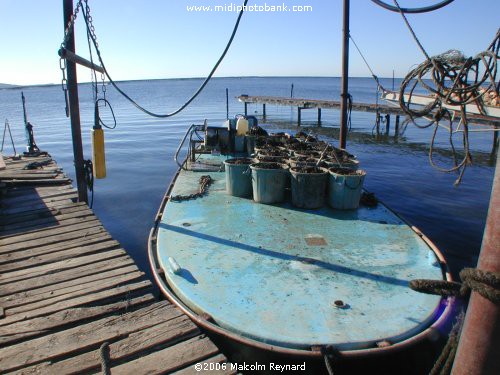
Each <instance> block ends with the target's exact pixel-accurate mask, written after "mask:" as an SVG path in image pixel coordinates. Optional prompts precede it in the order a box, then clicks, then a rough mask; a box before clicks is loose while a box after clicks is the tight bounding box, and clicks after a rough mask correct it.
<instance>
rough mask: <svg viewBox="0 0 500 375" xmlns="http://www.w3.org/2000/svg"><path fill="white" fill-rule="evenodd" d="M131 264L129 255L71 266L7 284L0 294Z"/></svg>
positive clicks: (51, 283)
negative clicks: (67, 268) (52, 272)
mask: <svg viewBox="0 0 500 375" xmlns="http://www.w3.org/2000/svg"><path fill="white" fill-rule="evenodd" d="M130 265H134V262H133V260H132V259H131V258H129V257H120V258H112V259H110V260H108V261H105V262H99V263H92V264H88V265H84V266H80V267H76V268H71V269H69V270H65V271H60V272H57V273H54V274H48V275H44V276H38V277H35V278H33V279H26V280H21V281H17V282H15V283H12V284H5V285H2V287H1V288H0V295H2V296H5V295H9V294H14V293H19V292H23V291H27V290H32V289H35V288H42V287H46V286H48V285H53V284H57V283H61V282H65V281H70V280H77V279H79V278H82V277H85V276H89V275H94V274H97V273H100V272H105V271H109V270H114V269H119V268H122V267H127V266H130Z"/></svg>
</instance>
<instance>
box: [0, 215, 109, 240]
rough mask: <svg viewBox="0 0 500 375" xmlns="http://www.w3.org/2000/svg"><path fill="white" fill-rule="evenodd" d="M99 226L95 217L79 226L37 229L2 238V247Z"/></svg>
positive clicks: (0, 237)
mask: <svg viewBox="0 0 500 375" xmlns="http://www.w3.org/2000/svg"><path fill="white" fill-rule="evenodd" d="M98 225H101V223H100V221H99V220H97V218H96V217H95V216H94V217H93V218H92V219H91V220H85V221H84V222H80V223H78V224H73V225H68V226H57V227H50V228H42V229H36V230H33V231H29V232H27V233H24V234H19V235H7V236H0V246H8V245H10V244H14V243H18V242H21V241H22V242H25V241H26V242H27V241H31V240H37V239H42V238H44V237H52V236H56V235H58V234H64V233H68V232H75V231H77V230H80V229H86V228H89V227H94V226H98Z"/></svg>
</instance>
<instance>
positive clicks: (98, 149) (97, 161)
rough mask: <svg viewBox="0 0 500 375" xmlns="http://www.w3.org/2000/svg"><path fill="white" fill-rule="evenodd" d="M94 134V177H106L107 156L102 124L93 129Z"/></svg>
mask: <svg viewBox="0 0 500 375" xmlns="http://www.w3.org/2000/svg"><path fill="white" fill-rule="evenodd" d="M91 134H92V165H93V168H94V178H104V177H106V157H105V154H104V130H103V129H102V127H101V126H99V127H95V126H94V128H93V129H92V130H91Z"/></svg>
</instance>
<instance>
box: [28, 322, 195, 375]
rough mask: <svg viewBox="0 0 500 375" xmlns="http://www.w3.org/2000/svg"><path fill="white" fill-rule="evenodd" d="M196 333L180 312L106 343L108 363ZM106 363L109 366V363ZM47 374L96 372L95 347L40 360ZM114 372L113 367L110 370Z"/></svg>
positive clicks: (98, 366)
mask: <svg viewBox="0 0 500 375" xmlns="http://www.w3.org/2000/svg"><path fill="white" fill-rule="evenodd" d="M199 334H200V330H199V329H198V327H196V326H195V325H194V324H193V323H192V322H191V321H190V320H189V318H188V317H187V316H185V315H181V316H177V317H173V318H171V319H166V321H164V322H162V323H160V324H157V325H154V326H152V327H147V328H145V329H143V330H141V331H137V332H134V333H131V334H130V335H129V336H127V337H125V338H124V339H122V340H120V341H118V342H114V343H111V344H109V359H110V361H109V362H110V365H111V366H112V365H113V363H116V362H120V361H123V360H127V359H128V358H130V357H132V358H134V357H137V356H138V355H140V354H141V353H143V352H148V351H151V350H154V349H155V348H156V347H158V346H160V345H161V347H166V346H172V345H175V344H177V343H178V342H179V341H180V340H187V339H190V338H193V337H195V336H197V335H199ZM111 366H110V367H111ZM42 368H43V371H41V372H46V373H51V374H62V373H65V374H81V373H90V372H94V371H95V372H98V371H100V370H101V358H100V354H99V349H95V350H92V351H90V352H87V353H84V354H81V355H78V356H76V357H73V358H69V359H67V360H62V361H59V362H55V363H53V364H44V365H42V366H39V367H38V368H37V370H38V371H40V370H42ZM113 373H115V370H113Z"/></svg>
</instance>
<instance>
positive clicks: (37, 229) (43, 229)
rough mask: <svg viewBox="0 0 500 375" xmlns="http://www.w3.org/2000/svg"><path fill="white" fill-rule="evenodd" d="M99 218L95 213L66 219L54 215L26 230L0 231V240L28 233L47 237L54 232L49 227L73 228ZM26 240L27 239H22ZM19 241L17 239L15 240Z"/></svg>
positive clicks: (37, 236) (38, 236) (36, 236)
mask: <svg viewBox="0 0 500 375" xmlns="http://www.w3.org/2000/svg"><path fill="white" fill-rule="evenodd" d="M96 220H98V219H97V217H95V216H94V214H93V213H91V214H90V215H86V216H81V217H74V218H68V219H66V220H59V219H58V218H57V216H56V217H53V218H52V220H48V221H47V222H45V223H43V224H38V225H34V226H32V227H28V228H27V229H26V230H22V229H10V230H2V231H0V241H1V240H2V239H8V238H12V239H15V240H17V239H18V237H20V236H26V235H28V234H33V237H34V238H40V237H47V236H51V235H52V234H49V233H48V232H49V229H55V228H65V227H70V228H68V229H73V228H75V225H77V224H82V223H90V222H92V221H96ZM21 241H25V239H23V240H21ZM15 242H17V241H15Z"/></svg>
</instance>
